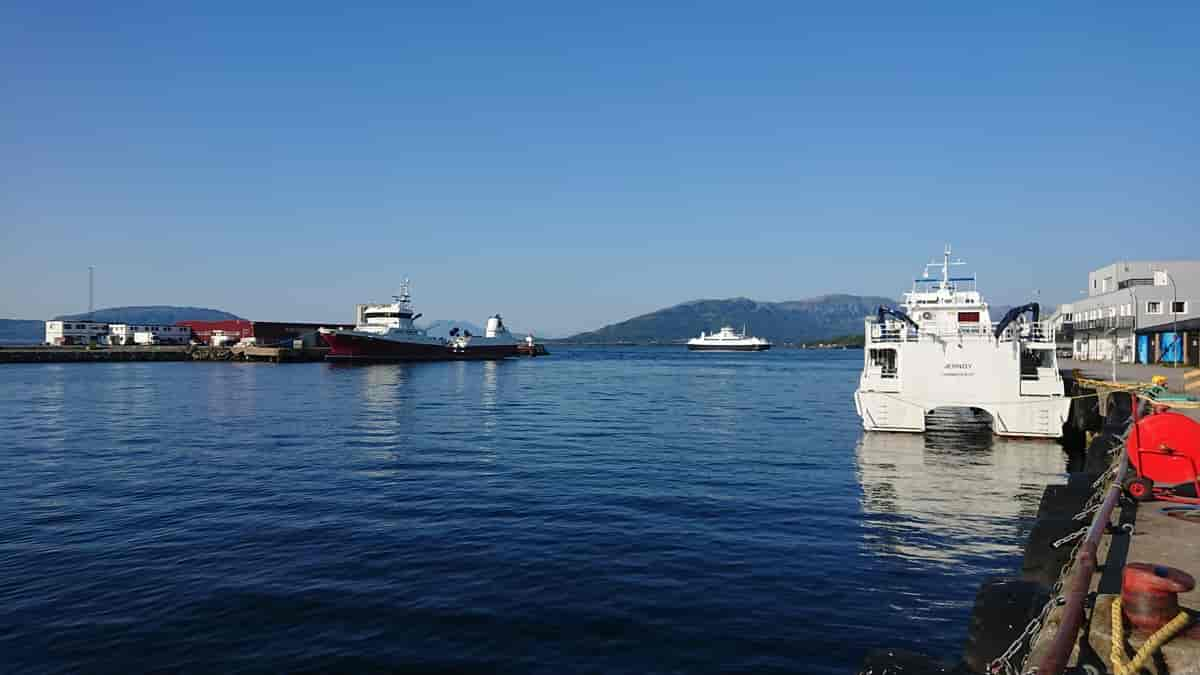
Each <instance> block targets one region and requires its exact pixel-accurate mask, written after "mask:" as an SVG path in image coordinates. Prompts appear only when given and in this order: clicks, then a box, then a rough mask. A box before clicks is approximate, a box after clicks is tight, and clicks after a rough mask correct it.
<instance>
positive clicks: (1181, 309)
mask: <svg viewBox="0 0 1200 675" xmlns="http://www.w3.org/2000/svg"><path fill="white" fill-rule="evenodd" d="M1171 313H1173V314H1187V300H1176V301H1175V302H1172V303H1171Z"/></svg>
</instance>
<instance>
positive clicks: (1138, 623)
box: [1121, 563, 1196, 633]
mask: <svg viewBox="0 0 1200 675" xmlns="http://www.w3.org/2000/svg"><path fill="white" fill-rule="evenodd" d="M1195 587H1196V580H1195V579H1193V578H1192V575H1190V574H1188V573H1187V572H1184V571H1183V570H1177V569H1175V568H1174V567H1167V566H1166V565H1151V564H1150V563H1129V564H1128V565H1126V566H1125V573H1124V574H1123V575H1122V580H1121V606H1122V608H1123V609H1124V610H1125V616H1126V617H1128V618H1129V623H1131V624H1133V627H1134V630H1138V631H1142V632H1146V633H1153V632H1154V631H1156V630H1158V629H1159V628H1162V627H1163V626H1164V625H1166V624H1167V623H1168V622H1169V621H1170V620H1171V619H1174V618H1175V616H1176V615H1178V614H1179V594H1180V593H1187V592H1188V591H1190V590H1192V589H1193V588H1195Z"/></svg>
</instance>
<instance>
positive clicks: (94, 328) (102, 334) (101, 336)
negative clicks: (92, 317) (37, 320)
mask: <svg viewBox="0 0 1200 675" xmlns="http://www.w3.org/2000/svg"><path fill="white" fill-rule="evenodd" d="M105 342H108V324H106V323H99V322H97V321H75V320H71V321H47V322H46V344H48V345H87V344H103V343H105Z"/></svg>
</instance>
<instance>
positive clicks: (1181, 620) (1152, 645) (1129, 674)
mask: <svg viewBox="0 0 1200 675" xmlns="http://www.w3.org/2000/svg"><path fill="white" fill-rule="evenodd" d="M1191 621H1192V617H1191V615H1190V614H1188V613H1187V612H1185V611H1180V612H1179V614H1177V615H1176V616H1175V618H1174V619H1171V621H1170V622H1168V623H1167V624H1166V625H1165V626H1163V627H1162V628H1159V629H1158V630H1156V631H1154V634H1153V635H1151V636H1150V638H1149V639H1147V640H1146V642H1145V643H1144V644H1143V645H1142V646H1141V648H1140V649H1138V650H1137V653H1136V654H1134V655H1133V660H1132V661H1126V660H1125V621H1124V617H1123V615H1122V614H1121V598H1120V597H1117V598H1116V599H1115V600H1113V604H1112V649H1111V650H1109V655H1108V657H1109V661H1110V663H1111V666H1112V672H1113V674H1114V675H1136V673H1137V672H1138V671H1139V670H1141V669H1142V666H1144V665H1146V661H1148V660H1149V659H1150V657H1151V656H1153V655H1154V652H1156V651H1158V649H1159V647H1162V646H1163V645H1164V644H1165V643H1166V642H1167V640H1170V639H1171V638H1173V637H1175V634H1176V633H1178V632H1179V631H1181V630H1183V629H1184V628H1185V627H1186V626H1187V625H1188V624H1189V623H1191Z"/></svg>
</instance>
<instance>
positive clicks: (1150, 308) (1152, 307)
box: [1146, 300, 1162, 314]
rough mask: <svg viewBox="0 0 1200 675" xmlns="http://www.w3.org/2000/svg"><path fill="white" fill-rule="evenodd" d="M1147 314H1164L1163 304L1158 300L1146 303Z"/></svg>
mask: <svg viewBox="0 0 1200 675" xmlns="http://www.w3.org/2000/svg"><path fill="white" fill-rule="evenodd" d="M1146 313H1147V314H1162V303H1161V302H1159V301H1157V300H1151V301H1150V302H1147V303H1146Z"/></svg>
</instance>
